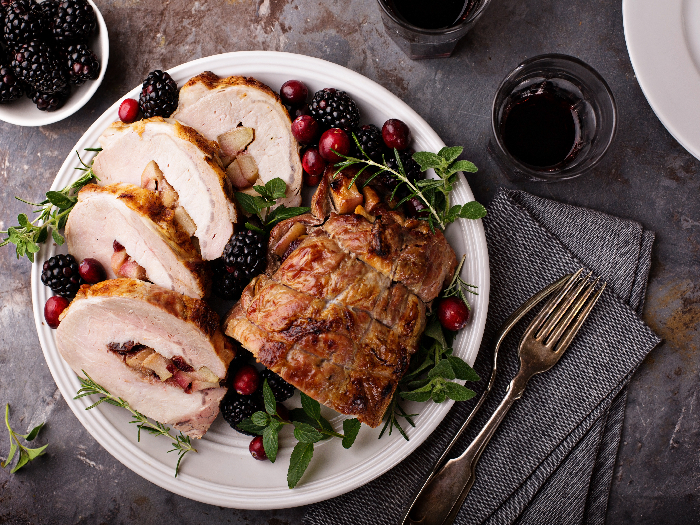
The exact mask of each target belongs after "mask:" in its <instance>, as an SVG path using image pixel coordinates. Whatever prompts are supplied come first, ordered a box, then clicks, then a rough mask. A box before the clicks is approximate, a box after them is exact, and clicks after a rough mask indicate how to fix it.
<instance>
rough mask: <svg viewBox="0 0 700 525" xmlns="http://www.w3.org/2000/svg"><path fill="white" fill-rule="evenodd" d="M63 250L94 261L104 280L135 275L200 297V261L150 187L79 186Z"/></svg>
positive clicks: (203, 286) (205, 285)
mask: <svg viewBox="0 0 700 525" xmlns="http://www.w3.org/2000/svg"><path fill="white" fill-rule="evenodd" d="M66 242H67V247H68V251H69V253H71V254H72V255H73V256H74V257H75V258H76V259H77V260H78V261H82V260H83V259H86V258H88V257H89V258H93V259H97V260H98V261H99V262H100V263H101V264H102V266H103V267H104V269H105V272H106V274H107V278H108V279H114V278H116V277H139V278H141V279H147V280H149V281H151V282H152V283H154V284H157V285H160V286H162V287H164V288H167V289H170V290H174V291H176V292H179V293H182V294H185V295H188V296H190V297H194V298H203V297H206V296H207V294H208V291H209V287H210V283H209V278H208V273H207V269H206V263H205V262H204V261H203V260H202V258H201V257H200V256H199V253H198V251H197V249H196V248H195V246H194V245H193V244H192V241H191V239H190V236H189V235H188V234H187V233H186V232H185V230H184V229H183V228H182V227H181V226H180V224H179V223H178V222H177V221H176V220H175V213H174V212H173V210H172V209H170V208H168V207H166V206H165V205H164V204H163V202H162V199H161V198H160V197H159V196H158V194H156V193H155V192H153V191H149V190H146V189H143V188H140V187H138V186H134V185H133V184H124V183H121V184H111V185H109V186H97V185H95V184H90V185H88V186H85V187H84V188H83V189H82V190H81V191H80V193H79V194H78V202H77V204H76V205H75V207H74V208H73V210H72V211H71V214H70V215H69V217H68V223H67V224H66Z"/></svg>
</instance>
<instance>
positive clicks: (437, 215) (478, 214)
mask: <svg viewBox="0 0 700 525" xmlns="http://www.w3.org/2000/svg"><path fill="white" fill-rule="evenodd" d="M353 140H354V141H355V144H356V145H357V147H358V148H359V150H360V152H361V153H362V156H363V158H356V157H350V156H347V155H341V154H340V153H338V152H336V153H337V154H338V155H339V156H340V157H342V158H343V159H344V160H343V161H341V162H339V163H337V164H336V165H335V167H336V168H337V171H336V174H337V173H339V172H340V171H342V170H344V169H345V168H348V167H350V166H354V165H358V164H359V165H362V168H361V169H360V170H359V171H358V173H357V174H356V175H355V177H354V178H353V180H352V181H351V182H350V187H352V185H353V184H355V182H356V181H357V179H358V178H359V176H360V175H361V174H362V173H363V172H364V171H365V170H367V169H368V168H370V167H371V168H374V169H375V171H374V173H372V175H370V176H369V177H368V178H367V180H366V181H365V183H364V186H366V185H367V184H369V183H370V182H371V181H372V180H373V179H374V178H375V177H377V176H378V175H380V174H381V173H385V172H386V173H389V174H390V175H391V176H392V177H394V178H395V179H396V180H398V181H399V185H397V186H396V188H394V190H393V192H392V195H391V196H392V198H394V197H395V195H396V192H397V191H398V189H399V187H401V186H402V185H404V186H405V187H406V188H407V189H408V195H406V196H405V197H403V198H402V199H401V200H400V201H399V202H398V204H397V207H398V206H400V205H401V204H403V203H404V202H406V201H408V200H409V199H412V198H413V197H418V198H419V199H420V200H421V201H423V203H424V204H425V206H426V207H427V209H428V212H429V213H428V215H427V217H419V218H421V219H424V220H427V221H428V223H429V224H430V227H431V229H433V230H434V229H435V227H436V226H437V227H438V228H440V229H441V230H444V229H445V228H446V227H447V225H448V224H450V223H452V222H454V221H455V220H457V219H459V218H462V219H481V218H482V217H485V216H486V208H484V207H483V206H482V205H481V204H479V203H478V202H476V201H471V202H467V203H466V204H463V205H460V204H456V205H451V204H450V193H451V192H452V190H453V188H454V185H455V184H456V182H457V173H458V172H460V171H464V172H469V173H474V172H476V171H477V168H476V166H475V165H474V164H473V163H471V162H469V161H467V160H457V158H458V157H459V156H460V155H461V154H462V151H463V150H464V148H462V147H460V146H454V147H449V148H448V147H444V148H442V149H441V150H440V151H439V152H438V153H431V152H429V151H419V152H417V153H414V154H413V160H415V161H416V162H417V163H418V164H419V165H420V168H421V170H422V171H427V170H429V169H433V170H435V173H436V174H437V176H438V178H437V179H420V180H416V181H412V180H411V179H410V178H409V177H408V175H407V174H406V170H405V169H404V166H403V163H402V162H401V157H400V156H399V152H398V150H396V149H395V150H394V157H395V158H396V164H397V167H398V170H395V169H392V168H390V167H389V166H387V165H386V159H385V162H384V164H380V163H378V162H375V161H374V160H372V159H371V158H370V157H369V155H367V153H366V152H365V151H364V149H363V148H362V146H361V145H360V142H359V141H358V139H357V137H356V136H355V134H353Z"/></svg>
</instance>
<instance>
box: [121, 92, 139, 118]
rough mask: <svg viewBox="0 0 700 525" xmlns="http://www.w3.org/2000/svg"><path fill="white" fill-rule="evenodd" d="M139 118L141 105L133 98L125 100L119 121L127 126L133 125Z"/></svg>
mask: <svg viewBox="0 0 700 525" xmlns="http://www.w3.org/2000/svg"><path fill="white" fill-rule="evenodd" d="M138 116H139V103H138V102H137V101H135V100H134V99H133V98H127V99H124V101H123V102H122V103H121V104H120V105H119V119H120V120H121V121H122V122H124V123H126V124H131V123H132V122H134V121H135V120H136V117H138Z"/></svg>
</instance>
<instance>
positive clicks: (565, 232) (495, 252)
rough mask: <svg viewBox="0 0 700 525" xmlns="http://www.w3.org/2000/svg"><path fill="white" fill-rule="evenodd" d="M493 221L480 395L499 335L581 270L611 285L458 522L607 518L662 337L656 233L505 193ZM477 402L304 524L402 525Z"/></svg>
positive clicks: (498, 438) (504, 378) (527, 403)
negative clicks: (622, 446)
mask: <svg viewBox="0 0 700 525" xmlns="http://www.w3.org/2000/svg"><path fill="white" fill-rule="evenodd" d="M484 226H485V229H486V240H487V243H488V247H489V259H490V271H491V292H490V304H489V313H488V318H487V322H486V329H485V332H484V339H483V342H482V346H481V349H480V351H479V355H478V357H477V360H476V362H475V364H474V368H475V369H476V370H477V372H478V373H479V375H480V376H481V377H482V381H481V382H479V383H478V384H476V385H475V388H476V389H477V391H480V390H483V389H484V388H485V386H486V382H487V380H488V378H489V376H490V373H491V363H492V357H493V339H494V337H495V334H496V333H497V331H498V330H499V328H500V326H501V325H502V323H503V322H504V321H505V320H506V318H507V317H508V316H509V315H510V314H511V313H512V312H513V311H514V310H515V309H516V308H517V307H518V306H519V305H520V304H522V303H523V302H524V301H525V300H527V299H528V298H529V297H530V296H532V295H533V294H534V293H536V292H537V291H538V290H539V289H541V288H542V287H543V286H545V285H546V284H548V283H551V282H553V281H554V280H556V279H557V278H559V277H561V276H562V275H564V274H565V273H570V272H572V271H575V270H577V269H578V268H580V267H581V266H585V267H586V268H588V269H590V270H592V271H593V272H594V274H596V275H599V276H600V277H602V278H603V279H604V280H605V281H607V283H608V288H607V289H606V292H605V293H604V294H603V295H602V296H601V299H600V301H599V303H598V305H597V306H596V308H595V309H594V310H593V313H592V314H591V316H590V317H589V318H588V320H587V321H586V323H585V324H584V326H583V328H582V329H581V331H580V332H579V335H578V336H577V338H576V339H575V340H574V343H573V344H572V346H571V347H570V348H569V349H568V350H567V352H566V354H565V355H564V356H563V357H562V359H561V361H560V362H559V363H558V364H557V365H556V366H555V367H554V368H552V369H551V370H550V371H548V372H547V373H546V374H542V375H540V376H536V377H534V378H533V379H532V380H531V382H530V384H529V385H528V388H527V390H526V391H525V394H524V395H523V397H522V399H520V400H519V401H517V402H516V403H515V405H514V406H513V408H512V409H511V411H510V413H509V414H508V416H507V417H506V418H505V420H504V421H503V423H502V424H501V426H500V428H499V429H498V431H497V432H496V434H495V435H494V436H493V438H492V440H491V442H490V444H489V446H488V447H487V449H486V451H485V452H484V454H483V455H482V457H481V459H480V461H479V464H478V467H477V473H476V482H475V483H474V486H473V488H472V490H471V492H470V493H469V495H468V496H467V499H466V501H465V503H464V506H463V507H462V509H461V511H460V513H459V516H458V518H457V523H459V524H460V525H462V524H476V523H489V524H511V523H522V524H550V523H561V524H582V523H586V524H587V525H589V524H599V523H603V522H604V521H605V513H606V509H607V501H608V494H609V492H610V486H611V482H612V474H613V468H614V464H615V458H616V455H617V449H618V445H619V441H620V434H621V431H622V421H623V419H624V410H625V402H626V385H627V384H628V382H629V380H630V378H631V377H632V374H633V373H634V371H635V370H636V368H637V367H638V366H639V364H640V363H641V362H642V360H643V359H644V357H645V356H646V355H647V354H648V353H649V352H650V351H651V350H652V349H653V348H654V347H655V346H656V345H657V344H658V343H659V342H660V340H659V338H658V337H657V336H656V335H655V334H654V333H653V332H652V331H651V330H650V329H649V328H648V327H647V326H646V325H645V324H644V323H643V322H642V321H641V320H640V319H639V313H640V312H641V308H642V306H643V303H644V294H645V291H646V285H647V279H648V275H649V268H650V264H651V246H652V243H653V239H654V235H653V233H651V232H648V231H646V230H644V229H643V228H642V226H641V225H639V224H638V223H636V222H632V221H628V220H623V219H619V218H616V217H612V216H609V215H605V214H602V213H599V212H595V211H592V210H588V209H584V208H577V207H574V206H569V205H566V204H561V203H558V202H555V201H551V200H547V199H542V198H539V197H535V196H533V195H530V194H528V193H525V192H519V191H508V190H501V191H499V192H498V194H497V195H496V197H495V198H494V200H493V202H492V203H491V206H490V208H489V214H488V216H487V218H486V219H485V220H484ZM533 315H534V313H531V314H530V317H529V318H526V319H525V320H523V321H522V322H521V323H520V324H519V325H518V327H516V328H515V329H514V330H513V332H512V333H511V335H509V336H508V338H507V340H506V342H505V343H504V344H503V345H502V347H501V352H500V354H499V373H498V376H497V380H496V383H495V385H494V388H493V390H492V392H491V394H490V395H489V397H488V398H487V400H486V402H485V403H484V405H483V406H482V408H481V410H480V412H479V413H478V414H477V416H476V417H475V418H474V420H473V421H472V423H471V424H470V427H469V428H468V429H467V431H466V432H465V434H464V435H463V436H462V437H461V438H460V440H459V443H458V444H457V446H456V447H455V450H454V451H453V455H458V454H459V453H461V452H462V451H463V450H464V449H465V448H466V446H468V444H469V443H470V442H471V441H472V439H473V438H474V437H475V435H476V434H477V432H478V431H479V429H480V428H481V427H482V426H483V425H484V423H485V422H486V420H487V419H488V417H489V416H490V415H491V414H492V413H493V411H494V410H495V408H496V406H497V405H498V403H499V402H500V400H501V399H502V398H503V396H504V395H505V392H506V389H507V386H508V383H509V382H510V380H511V379H512V377H513V376H514V375H515V373H516V372H517V370H518V366H519V361H518V357H517V343H518V341H519V339H520V336H521V335H522V332H523V330H524V328H525V326H526V325H527V323H528V322H529V320H530V319H531V317H532V316H533ZM470 386H472V387H474V385H470ZM477 399H478V396H477V398H474V399H473V400H471V401H467V402H463V403H456V404H455V405H454V407H453V408H452V410H451V411H450V412H449V414H448V415H447V417H446V418H445V419H444V420H443V422H442V423H441V424H440V426H439V427H438V428H437V429H436V431H435V432H434V433H433V434H432V435H431V436H430V437H429V438H428V439H427V440H426V441H425V442H424V443H423V444H422V445H421V446H420V447H419V448H418V449H417V450H416V451H415V452H414V453H413V454H411V455H410V456H409V457H408V458H407V459H406V460H404V461H403V462H401V463H400V464H399V465H397V466H396V467H394V468H393V469H392V470H391V471H389V472H387V473H386V474H384V475H383V476H381V477H379V478H377V479H376V480H374V481H372V482H370V483H368V484H366V485H364V486H363V487H360V488H358V489H356V490H354V491H353V492H350V493H348V494H345V495H343V496H339V497H337V498H334V499H332V500H328V501H324V502H321V503H318V504H316V505H312V506H311V507H310V508H309V511H308V512H307V514H306V516H305V518H304V524H305V525H328V524H333V525H343V524H348V525H350V524H353V525H355V524H359V523H367V524H373V525H374V524H376V525H380V524H387V525H390V524H395V523H397V522H398V521H399V520H400V518H401V516H402V515H403V511H404V510H405V508H406V506H407V505H408V504H409V502H410V500H411V499H412V496H413V494H414V493H415V491H416V490H417V488H418V487H419V486H420V484H421V482H422V481H423V480H424V479H425V477H426V476H427V475H428V473H429V472H430V470H431V468H432V465H433V464H434V462H435V461H437V459H438V458H439V457H440V455H441V453H442V451H443V450H444V449H445V447H446V446H447V444H448V443H449V441H450V439H451V436H453V435H454V434H455V432H456V431H457V429H458V428H459V427H460V425H461V423H462V421H464V420H465V419H466V417H467V415H468V414H469V413H470V411H471V410H472V408H473V406H474V404H475V403H476V400H477ZM417 424H420V418H418V419H417Z"/></svg>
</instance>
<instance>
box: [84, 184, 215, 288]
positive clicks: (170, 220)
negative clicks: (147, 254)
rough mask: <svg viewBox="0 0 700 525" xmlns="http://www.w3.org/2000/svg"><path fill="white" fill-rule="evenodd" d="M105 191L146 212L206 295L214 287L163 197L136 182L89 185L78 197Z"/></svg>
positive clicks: (202, 262)
mask: <svg viewBox="0 0 700 525" xmlns="http://www.w3.org/2000/svg"><path fill="white" fill-rule="evenodd" d="M92 193H103V194H108V195H114V196H115V197H116V198H117V200H120V201H122V202H123V203H124V204H125V205H126V206H127V207H129V208H130V209H132V210H134V211H135V212H137V213H140V214H141V215H144V216H145V217H147V218H148V219H150V220H151V221H153V223H154V225H155V226H156V227H157V228H158V229H160V231H161V234H162V236H163V238H164V239H166V240H167V241H168V244H169V245H170V247H171V248H172V249H173V251H175V252H176V253H178V254H179V255H180V258H181V259H185V260H186V262H185V266H186V267H187V268H188V269H189V270H190V272H192V274H193V275H194V276H195V278H196V280H197V282H198V284H199V286H200V287H201V289H202V290H203V291H204V294H205V297H206V296H207V295H208V294H209V290H210V289H211V278H210V276H209V271H208V269H207V265H206V263H205V262H204V261H203V260H202V257H201V255H200V254H199V251H198V250H197V248H195V246H194V244H192V239H191V238H190V236H189V235H188V234H187V232H186V231H185V230H184V229H183V228H182V226H180V224H179V223H178V222H177V221H176V220H175V216H174V214H173V211H172V210H171V209H170V208H168V207H166V206H165V205H164V204H163V201H162V200H161V198H160V196H159V195H158V194H157V193H156V192H154V191H151V190H147V189H145V188H140V187H139V186H134V185H133V184H126V183H117V184H109V185H107V186H98V185H96V184H88V185H86V186H85V187H83V189H81V190H80V193H79V194H78V200H84V199H85V198H86V197H87V196H88V195H89V194H92Z"/></svg>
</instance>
